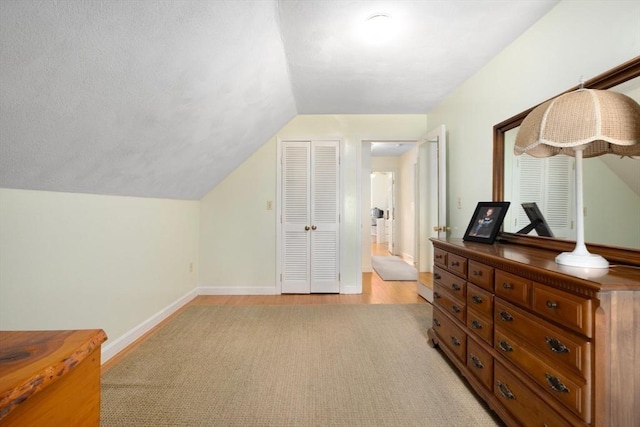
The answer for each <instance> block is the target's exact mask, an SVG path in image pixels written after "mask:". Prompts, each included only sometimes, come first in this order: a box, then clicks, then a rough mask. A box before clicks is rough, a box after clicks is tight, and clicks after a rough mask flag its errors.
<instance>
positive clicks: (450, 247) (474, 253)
mask: <svg viewBox="0 0 640 427" xmlns="http://www.w3.org/2000/svg"><path fill="white" fill-rule="evenodd" d="M431 241H432V242H433V244H434V246H435V247H439V248H442V249H444V250H446V251H448V252H452V253H456V254H459V255H462V256H464V257H466V258H468V259H471V260H476V261H478V262H482V263H484V264H487V265H490V266H492V267H495V268H500V269H503V270H506V271H509V272H512V273H514V274H519V275H522V276H524V277H527V278H530V279H532V280H536V281H542V282H549V280H550V281H551V282H556V283H557V282H564V281H567V282H568V281H570V282H572V283H573V286H571V288H572V289H574V288H575V286H576V285H578V286H582V287H584V288H585V290H586V291H588V292H589V293H592V292H604V291H612V290H632V291H640V268H638V267H633V266H626V265H611V266H610V267H609V268H605V269H596V268H591V269H587V268H578V267H568V266H563V265H559V264H556V262H555V257H556V256H557V255H558V252H556V251H550V250H546V249H540V248H535V247H529V246H522V245H517V244H513V243H506V242H496V243H494V244H492V245H488V244H485V243H479V242H468V241H463V240H462V239H431ZM550 284H552V285H553V284H554V283H550Z"/></svg>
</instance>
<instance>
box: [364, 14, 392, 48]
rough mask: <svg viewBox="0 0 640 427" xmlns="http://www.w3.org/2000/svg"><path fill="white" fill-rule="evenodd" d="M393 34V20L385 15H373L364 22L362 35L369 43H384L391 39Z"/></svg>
mask: <svg viewBox="0 0 640 427" xmlns="http://www.w3.org/2000/svg"><path fill="white" fill-rule="evenodd" d="M394 33H395V28H394V25H393V20H392V19H391V16H390V15H388V14H386V13H375V14H373V15H371V16H369V17H368V18H367V19H366V20H365V21H364V26H363V35H364V38H365V40H367V41H368V42H370V43H374V44H379V43H384V42H386V41H388V40H390V39H391V38H393V35H394Z"/></svg>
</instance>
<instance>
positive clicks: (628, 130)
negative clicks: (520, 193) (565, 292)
mask: <svg viewBox="0 0 640 427" xmlns="http://www.w3.org/2000/svg"><path fill="white" fill-rule="evenodd" d="M514 153H515V154H516V155H520V154H523V153H527V154H529V155H531V156H533V157H550V156H555V155H556V154H565V155H568V156H575V158H576V167H575V178H576V179H575V182H576V228H577V230H576V231H577V236H576V246H575V249H574V250H573V251H572V252H563V253H561V254H560V255H558V256H557V257H556V263H558V264H560V265H567V266H572V267H585V268H608V267H609V262H608V261H607V260H606V259H604V258H603V257H602V256H600V255H595V254H591V253H589V251H588V250H587V247H586V245H585V243H584V218H583V217H584V212H583V193H582V185H583V183H582V159H583V158H588V157H595V156H600V155H603V154H607V153H612V154H618V155H620V156H635V155H640V105H638V103H637V102H636V101H634V100H633V99H631V98H630V97H628V96H626V95H623V94H621V93H616V92H612V91H606V90H594V89H584V88H582V87H581V88H580V89H578V90H576V91H573V92H568V93H565V94H562V95H560V96H558V97H556V98H553V99H551V100H549V101H546V102H544V103H542V104H540V105H539V106H537V107H536V108H535V109H534V110H533V111H531V113H529V115H527V117H526V118H525V119H524V121H523V122H522V125H521V126H520V130H519V131H518V134H517V136H516V143H515V147H514Z"/></svg>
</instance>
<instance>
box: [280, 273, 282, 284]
mask: <svg viewBox="0 0 640 427" xmlns="http://www.w3.org/2000/svg"><path fill="white" fill-rule="evenodd" d="M280 281H281V282H282V273H280Z"/></svg>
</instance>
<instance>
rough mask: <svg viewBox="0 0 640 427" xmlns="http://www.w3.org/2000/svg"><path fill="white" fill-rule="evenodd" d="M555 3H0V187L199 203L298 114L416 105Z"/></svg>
mask: <svg viewBox="0 0 640 427" xmlns="http://www.w3.org/2000/svg"><path fill="white" fill-rule="evenodd" d="M556 3H557V0H533V1H527V2H513V1H511V0H496V1H482V2H450V1H403V2H397V1H383V2H381V1H367V2H364V1H324V0H318V1H293V0H281V1H279V2H278V1H276V0H256V1H250V0H243V1H235V0H136V1H132V0H84V1H76V0H56V1H54V0H15V1H14V0H8V1H0V113H1V114H0V187H6V188H21V189H35V190H53V191H67V192H78V193H97V194H114V195H125V196H141V197H161V198H176V199H199V198H201V197H202V196H203V195H204V194H206V193H207V192H208V191H209V190H210V189H211V188H213V187H214V186H215V185H216V184H217V183H219V182H220V181H221V180H222V179H223V178H224V177H225V176H227V175H228V174H229V173H230V172H231V171H232V170H233V169H235V168H236V167H237V166H238V165H239V164H240V163H242V162H243V161H244V160H245V159H246V158H247V157H248V156H249V155H250V154H251V153H253V152H254V151H255V150H256V149H257V148H258V147H259V146H261V145H262V144H263V143H264V142H266V141H267V140H268V139H269V138H271V137H272V136H273V135H274V134H275V133H276V132H277V131H278V130H279V129H281V128H282V126H284V125H285V124H286V123H287V122H288V121H289V120H291V119H292V118H293V117H294V116H295V115H296V114H306V113H351V114H362V113H386V114H395V113H426V111H427V110H428V109H429V108H430V107H431V106H433V105H435V104H436V103H437V102H438V101H439V100H440V99H442V97H443V96H445V95H446V94H447V93H448V92H450V91H451V90H452V88H454V87H456V86H457V85H458V84H460V83H461V82H462V81H464V80H465V79H466V78H467V77H469V76H470V75H471V74H473V73H474V72H475V71H476V70H477V69H479V68H480V67H481V66H482V65H484V64H485V63H486V62H487V61H488V60H489V59H490V58H491V57H493V56H494V55H495V54H497V53H498V52H499V51H500V50H501V49H503V48H504V47H505V46H506V45H507V44H508V43H510V42H511V41H512V40H513V39H515V38H516V37H517V36H518V35H519V34H521V33H522V32H523V31H524V30H526V29H527V28H528V27H529V26H530V25H531V24H533V23H534V22H535V21H537V20H538V19H539V18H540V17H541V16H542V15H544V14H545V13H546V12H547V11H548V10H549V9H550V8H551V7H553V6H554V5H555V4H556ZM384 9H386V10H387V11H389V12H391V13H394V14H396V17H397V18H402V19H404V21H403V24H402V31H401V32H400V34H399V37H401V38H400V39H399V40H397V43H396V44H395V45H389V46H386V47H385V46H376V47H371V46H369V47H363V45H362V40H357V38H356V37H354V35H353V34H352V33H353V25H352V24H354V22H355V21H354V20H357V21H358V22H362V20H363V19H364V15H363V14H370V13H373V12H375V11H379V10H384ZM427 18H428V19H427Z"/></svg>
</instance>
